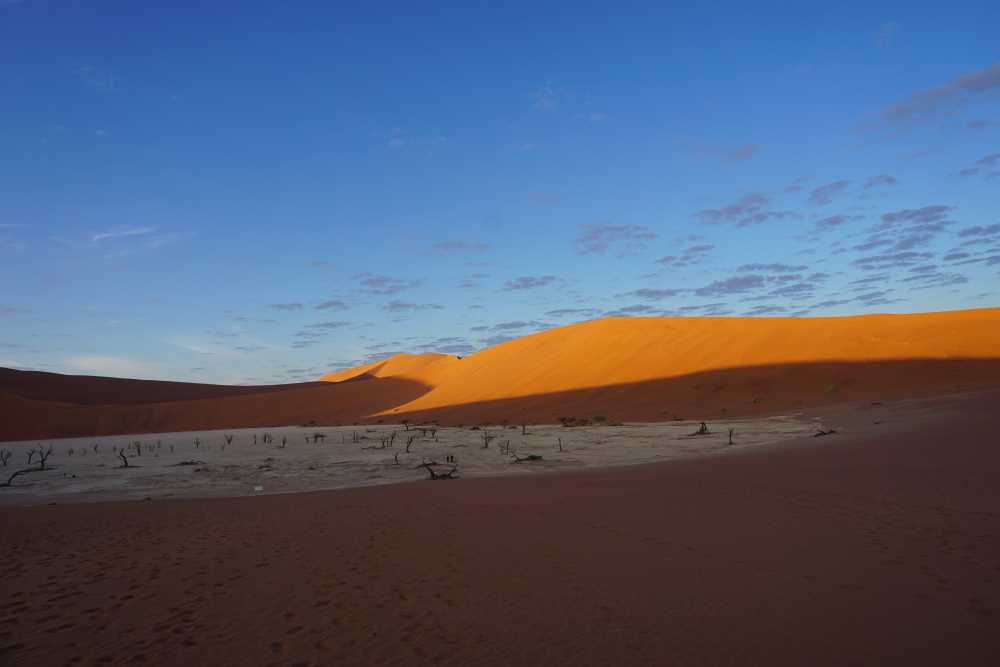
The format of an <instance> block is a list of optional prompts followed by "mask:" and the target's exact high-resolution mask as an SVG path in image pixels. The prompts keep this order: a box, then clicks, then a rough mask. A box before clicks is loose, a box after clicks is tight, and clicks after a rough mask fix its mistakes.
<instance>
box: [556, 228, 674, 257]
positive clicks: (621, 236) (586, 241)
mask: <svg viewBox="0 0 1000 667" xmlns="http://www.w3.org/2000/svg"><path fill="white" fill-rule="evenodd" d="M655 240H656V233H655V232H653V230H651V229H650V228H649V227H646V226H643V225H603V224H602V225H580V233H579V235H578V236H577V237H576V242H575V243H576V254H578V255H589V254H593V253H605V252H607V251H608V249H610V248H611V247H612V246H617V247H619V248H620V249H621V253H620V254H624V253H626V252H638V251H640V250H643V249H645V247H646V244H647V243H649V242H650V241H655Z"/></svg>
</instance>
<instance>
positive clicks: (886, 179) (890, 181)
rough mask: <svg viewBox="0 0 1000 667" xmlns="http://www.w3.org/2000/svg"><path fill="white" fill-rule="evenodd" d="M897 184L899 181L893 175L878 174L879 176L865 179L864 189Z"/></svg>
mask: <svg viewBox="0 0 1000 667" xmlns="http://www.w3.org/2000/svg"><path fill="white" fill-rule="evenodd" d="M894 185H899V181H897V180H896V178H895V177H894V176H890V175H888V174H880V175H879V176H872V177H871V178H869V179H868V180H867V181H865V185H864V188H865V190H871V189H872V188H878V187H885V186H894Z"/></svg>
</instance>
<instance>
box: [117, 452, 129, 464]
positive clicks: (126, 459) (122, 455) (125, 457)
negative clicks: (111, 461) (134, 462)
mask: <svg viewBox="0 0 1000 667" xmlns="http://www.w3.org/2000/svg"><path fill="white" fill-rule="evenodd" d="M118 458H120V459H121V460H122V466H121V467H122V468H127V467H128V457H127V456H125V448H124V447H122V448H121V449H119V450H118Z"/></svg>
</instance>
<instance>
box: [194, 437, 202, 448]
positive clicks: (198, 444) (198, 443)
mask: <svg viewBox="0 0 1000 667" xmlns="http://www.w3.org/2000/svg"><path fill="white" fill-rule="evenodd" d="M200 447H201V438H195V439H194V448H195V449H199V448H200Z"/></svg>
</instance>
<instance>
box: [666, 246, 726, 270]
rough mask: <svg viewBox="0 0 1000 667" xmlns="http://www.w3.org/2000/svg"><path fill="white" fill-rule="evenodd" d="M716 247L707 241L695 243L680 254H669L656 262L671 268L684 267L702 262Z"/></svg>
mask: <svg viewBox="0 0 1000 667" xmlns="http://www.w3.org/2000/svg"><path fill="white" fill-rule="evenodd" d="M714 249H715V246H714V245H709V244H707V243H703V244H700V245H693V246H691V247H690V248H687V249H685V250H684V252H682V253H681V254H680V255H667V256H666V257H661V258H660V259H658V260H656V263H657V264H660V265H662V266H667V267H671V268H683V267H685V266H691V265H694V264H699V263H701V262H702V261H703V260H704V259H705V258H706V257H707V256H708V253H709V252H710V251H711V250H714Z"/></svg>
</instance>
